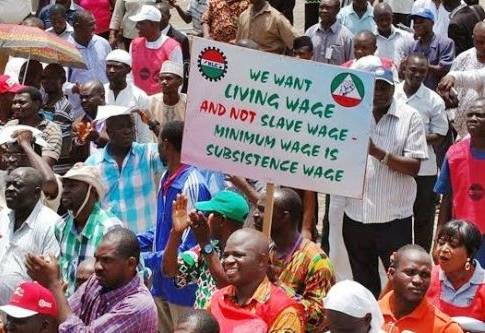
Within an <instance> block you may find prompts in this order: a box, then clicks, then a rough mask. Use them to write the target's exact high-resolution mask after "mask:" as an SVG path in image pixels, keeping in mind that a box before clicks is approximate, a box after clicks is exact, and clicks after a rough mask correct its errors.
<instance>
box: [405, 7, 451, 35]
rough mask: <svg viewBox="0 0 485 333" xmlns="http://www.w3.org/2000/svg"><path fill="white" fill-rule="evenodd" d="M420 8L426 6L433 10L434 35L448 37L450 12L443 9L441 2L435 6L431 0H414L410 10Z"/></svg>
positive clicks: (413, 10)
mask: <svg viewBox="0 0 485 333" xmlns="http://www.w3.org/2000/svg"><path fill="white" fill-rule="evenodd" d="M420 8H428V9H430V10H431V11H432V12H433V15H434V18H435V20H434V25H433V32H434V33H435V34H436V35H439V36H445V37H448V26H449V25H450V12H449V11H447V10H446V9H445V7H444V6H443V4H442V3H441V4H440V5H439V7H438V8H436V5H435V3H434V2H433V0H416V2H415V3H414V4H413V8H412V12H415V11H417V10H418V9H420Z"/></svg>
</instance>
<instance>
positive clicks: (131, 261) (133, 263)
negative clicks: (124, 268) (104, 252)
mask: <svg viewBox="0 0 485 333" xmlns="http://www.w3.org/2000/svg"><path fill="white" fill-rule="evenodd" d="M128 266H130V267H132V268H134V269H135V270H136V268H137V267H138V259H137V258H135V257H130V258H128Z"/></svg>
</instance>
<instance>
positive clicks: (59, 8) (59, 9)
mask: <svg viewBox="0 0 485 333" xmlns="http://www.w3.org/2000/svg"><path fill="white" fill-rule="evenodd" d="M66 12H67V10H66V7H64V6H63V5H61V4H59V3H56V4H54V5H53V6H52V7H51V10H50V13H49V16H52V15H54V14H59V15H61V16H62V17H64V18H65V17H66Z"/></svg>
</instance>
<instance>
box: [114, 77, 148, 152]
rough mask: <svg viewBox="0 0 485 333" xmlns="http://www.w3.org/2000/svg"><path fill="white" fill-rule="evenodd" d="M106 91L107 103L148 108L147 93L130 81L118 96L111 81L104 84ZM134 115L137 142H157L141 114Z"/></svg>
mask: <svg viewBox="0 0 485 333" xmlns="http://www.w3.org/2000/svg"><path fill="white" fill-rule="evenodd" d="M104 92H105V99H106V104H110V105H120V106H126V107H128V108H132V107H135V106H136V107H139V108H140V109H148V104H149V100H148V96H147V94H146V93H145V92H144V91H143V90H141V89H140V88H138V87H137V86H135V85H134V84H133V83H132V82H130V81H127V82H126V88H125V89H123V90H121V91H120V92H119V93H118V96H116V98H115V95H114V93H113V90H111V89H110V88H109V83H106V84H105V85H104ZM133 116H134V117H135V132H136V133H135V138H136V142H139V143H148V142H156V141H154V140H153V136H152V133H151V131H150V129H149V128H148V125H147V124H145V123H144V122H143V121H142V120H141V118H140V115H139V114H137V113H134V115H133Z"/></svg>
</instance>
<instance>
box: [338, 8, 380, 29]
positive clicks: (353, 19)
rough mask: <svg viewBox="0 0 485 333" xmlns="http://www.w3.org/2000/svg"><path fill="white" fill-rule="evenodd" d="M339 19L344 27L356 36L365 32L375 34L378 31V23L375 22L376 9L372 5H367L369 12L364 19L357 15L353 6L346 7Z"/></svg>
mask: <svg viewBox="0 0 485 333" xmlns="http://www.w3.org/2000/svg"><path fill="white" fill-rule="evenodd" d="M337 19H338V20H339V21H340V23H342V25H343V26H345V27H347V29H349V30H350V32H351V33H352V34H353V35H356V34H357V33H359V32H361V31H363V30H368V31H370V32H375V31H376V29H377V27H376V22H375V21H374V9H373V8H372V6H371V5H370V4H367V10H366V12H365V13H364V15H362V17H359V15H357V13H356V12H355V10H354V6H353V5H352V4H350V5H348V6H345V7H344V8H342V9H341V10H340V12H339V13H338V15H337Z"/></svg>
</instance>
